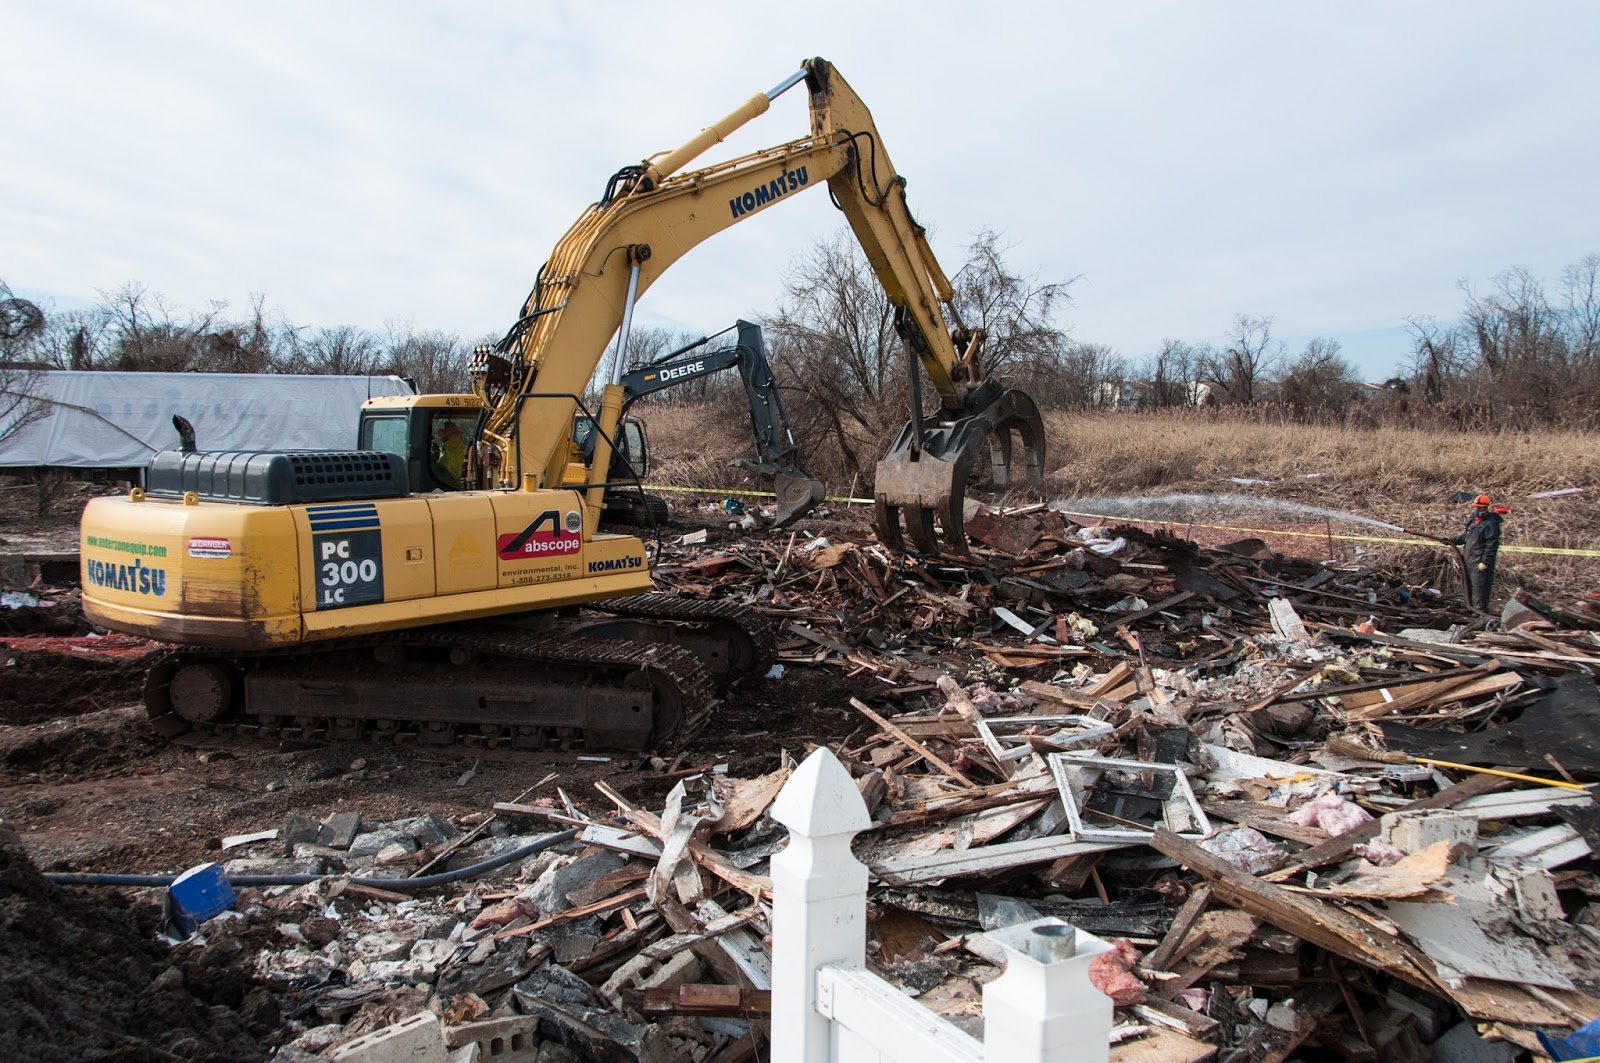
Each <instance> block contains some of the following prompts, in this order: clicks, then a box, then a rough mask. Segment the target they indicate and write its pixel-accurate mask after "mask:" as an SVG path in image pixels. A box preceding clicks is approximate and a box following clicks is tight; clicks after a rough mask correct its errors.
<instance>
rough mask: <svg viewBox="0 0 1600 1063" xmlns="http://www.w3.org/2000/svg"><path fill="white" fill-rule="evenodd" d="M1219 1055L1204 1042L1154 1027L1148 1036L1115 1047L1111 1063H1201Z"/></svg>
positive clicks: (1112, 1047) (1212, 1047) (1173, 1031)
mask: <svg viewBox="0 0 1600 1063" xmlns="http://www.w3.org/2000/svg"><path fill="white" fill-rule="evenodd" d="M1216 1054H1217V1050H1216V1048H1215V1047H1214V1046H1212V1045H1208V1044H1206V1043H1205V1042H1204V1041H1197V1040H1195V1039H1194V1038H1193V1037H1187V1036H1185V1035H1184V1034H1181V1033H1179V1032H1178V1031H1177V1030H1168V1029H1165V1028H1163V1027H1160V1026H1152V1027H1151V1028H1150V1033H1149V1034H1148V1035H1147V1036H1144V1037H1138V1038H1135V1039H1134V1040H1131V1041H1123V1042H1121V1043H1119V1044H1114V1045H1112V1046H1111V1063H1202V1061H1204V1060H1207V1059H1212V1058H1214V1057H1215V1056H1216Z"/></svg>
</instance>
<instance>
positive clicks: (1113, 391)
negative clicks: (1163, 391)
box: [1094, 380, 1154, 410]
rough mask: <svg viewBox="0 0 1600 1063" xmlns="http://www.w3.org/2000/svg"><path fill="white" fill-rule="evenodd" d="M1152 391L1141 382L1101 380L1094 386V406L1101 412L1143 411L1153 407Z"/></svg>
mask: <svg viewBox="0 0 1600 1063" xmlns="http://www.w3.org/2000/svg"><path fill="white" fill-rule="evenodd" d="M1153 391H1154V389H1153V388H1152V387H1151V385H1150V384H1148V383H1147V382H1145V381H1143V380H1103V381H1101V382H1100V383H1099V384H1097V385H1095V389H1094V404H1095V406H1096V407H1098V408H1100V409H1102V410H1145V409H1149V408H1150V407H1151V406H1152V405H1154V402H1153V398H1154V396H1153Z"/></svg>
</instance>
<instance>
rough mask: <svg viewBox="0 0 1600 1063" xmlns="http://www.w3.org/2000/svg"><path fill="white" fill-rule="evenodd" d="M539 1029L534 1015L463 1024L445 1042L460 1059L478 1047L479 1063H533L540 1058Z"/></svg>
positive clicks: (447, 1032) (445, 1037)
mask: <svg viewBox="0 0 1600 1063" xmlns="http://www.w3.org/2000/svg"><path fill="white" fill-rule="evenodd" d="M538 1028H539V1020H538V1019H536V1018H534V1017H533V1016H532V1015H515V1016H508V1017H506V1018H503V1019H485V1020H483V1021H482V1022H464V1023H462V1024H461V1025H460V1026H452V1027H451V1028H450V1029H448V1030H446V1031H445V1035H444V1042H445V1044H446V1045H448V1046H449V1047H450V1048H452V1049H455V1050H456V1055H457V1056H459V1055H460V1053H461V1052H463V1051H465V1050H466V1049H468V1048H472V1047H474V1046H475V1047H476V1049H477V1057H476V1058H477V1060H478V1063H534V1061H535V1060H536V1059H538V1058H539V1038H538V1036H537V1031H538ZM454 1059H455V1057H452V1060H454Z"/></svg>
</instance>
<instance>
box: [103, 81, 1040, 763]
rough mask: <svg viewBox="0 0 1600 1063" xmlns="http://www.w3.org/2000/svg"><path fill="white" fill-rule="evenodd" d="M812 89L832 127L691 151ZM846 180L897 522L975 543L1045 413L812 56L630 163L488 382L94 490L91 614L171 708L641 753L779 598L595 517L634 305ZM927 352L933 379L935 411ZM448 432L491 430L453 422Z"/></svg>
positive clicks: (702, 691)
mask: <svg viewBox="0 0 1600 1063" xmlns="http://www.w3.org/2000/svg"><path fill="white" fill-rule="evenodd" d="M801 82H804V83H805V85H806V87H807V89H808V90H809V92H810V102H811V132H810V135H808V136H805V137H802V138H800V139H798V140H793V141H790V142H789V143H787V144H781V145H778V146H777V147H774V148H769V149H767V150H765V151H759V152H755V153H753V154H750V155H746V156H743V157H741V158H737V159H733V160H730V161H728V162H723V163H719V164H716V165H713V166H710V167H707V168H704V169H700V170H695V171H691V172H683V173H680V172H679V171H680V170H682V169H683V167H684V166H685V165H687V164H688V163H689V162H691V161H692V160H694V159H695V158H697V157H698V156H699V155H701V154H702V153H703V152H704V151H706V150H707V149H708V148H710V147H711V146H712V145H713V144H716V143H718V142H720V141H721V140H723V139H724V138H725V137H727V136H728V135H729V134H730V133H732V132H733V131H734V130H735V129H737V128H738V127H739V126H741V125H743V124H745V123H746V122H748V121H749V120H751V119H752V118H754V117H756V116H757V115H759V114H761V113H763V112H765V111H766V110H767V109H768V107H769V106H770V105H771V101H772V100H773V99H775V98H777V97H778V96H779V95H780V94H782V93H783V92H785V91H787V90H788V89H790V88H792V87H794V86H795V85H798V84H800V83H801ZM824 182H825V183H826V184H827V185H828V187H829V189H830V191H831V193H832V195H833V197H834V198H835V200H836V201H837V202H838V204H839V206H840V207H841V209H842V210H843V211H844V213H845V215H846V217H847V218H848V220H849V222H850V225H851V228H852V229H853V230H854V232H855V233H856V236H857V237H858V239H859V240H860V241H861V244H862V246H863V248H864V249H865V251H866V253H867V257H868V259H869V260H870V261H871V263H872V266H873V269H874V270H875V271H876V273H877V275H878V278H879V280H880V282H881V283H882V284H883V286H884V290H885V292H886V293H887V295H888V297H889V299H890V301H891V302H892V303H893V305H894V306H895V309H896V324H897V326H898V328H899V331H900V334H901V336H902V337H903V339H904V341H905V343H906V344H907V347H908V349H909V350H910V351H911V352H912V353H913V354H914V355H915V356H916V357H915V358H912V359H908V360H907V361H908V362H909V363H910V373H909V376H910V392H911V412H912V416H911V420H910V422H909V423H908V424H907V425H906V427H905V428H904V429H903V430H902V432H901V434H900V436H899V437H898V438H897V439H896V440H895V442H894V443H893V444H892V445H891V447H890V449H889V451H888V453H887V455H886V456H885V458H884V459H883V461H882V462H881V463H880V465H879V466H878V470H877V486H876V491H877V523H878V532H879V535H880V537H882V538H883V539H884V540H885V541H886V542H888V543H890V544H891V545H893V546H896V547H899V546H903V542H902V537H901V530H900V520H901V513H902V511H903V512H904V515H905V521H906V528H907V530H908V532H909V535H910V537H911V539H912V540H913V541H914V542H915V543H916V544H917V545H918V546H919V547H921V548H922V549H924V550H936V549H937V547H938V543H937V538H936V532H935V528H934V520H935V516H936V515H937V517H938V519H939V521H940V523H941V524H942V528H943V531H944V534H945V537H946V538H947V539H948V540H949V541H950V542H951V544H952V546H954V547H955V548H956V549H962V548H964V547H965V537H964V534H963V532H962V498H963V494H964V490H965V485H966V477H967V475H968V473H969V471H970V470H971V469H972V467H973V466H974V465H975V464H976V463H977V462H978V461H979V459H980V456H981V454H982V451H983V448H984V443H985V440H987V441H988V451H989V454H990V457H991V460H992V464H993V471H994V477H995V480H996V482H997V483H999V484H1005V483H1006V482H1007V481H1008V478H1009V477H1010V474H1011V466H1012V453H1013V451H1012V439H1011V437H1012V433H1013V432H1015V433H1016V434H1017V435H1019V436H1020V437H1021V439H1022V444H1023V447H1024V450H1025V459H1024V469H1023V472H1024V476H1025V477H1026V479H1028V480H1029V481H1032V482H1038V480H1039V478H1040V473H1041V469H1042V461H1043V450H1044V434H1043V430H1042V426H1041V424H1040V420H1039V416H1038V412H1037V410H1036V409H1035V408H1034V405H1033V403H1032V402H1031V401H1030V400H1029V399H1028V398H1027V396H1025V395H1023V394H1022V393H1020V392H1017V391H1014V390H1009V389H1006V388H1004V387H1002V386H1001V385H1000V384H999V383H998V382H997V381H995V380H992V379H987V378H985V377H984V375H983V373H982V364H981V361H980V357H979V350H980V346H981V342H982V338H983V337H982V333H981V331H980V330H975V329H967V328H965V327H964V326H963V325H962V324H961V322H960V320H959V318H955V317H954V312H953V308H951V309H952V318H953V320H954V327H953V328H951V327H950V326H948V325H947V324H946V319H945V316H944V313H943V311H942V310H941V305H943V306H945V307H949V304H950V301H951V299H952V297H953V293H952V289H951V286H950V282H949V281H948V279H947V278H946V277H945V274H944V272H943V271H942V270H941V269H940V268H939V265H938V263H937V261H936V260H935V259H934V257H933V253H932V251H931V249H930V248H929V246H928V243H927V240H926V237H925V234H924V232H923V230H922V228H921V226H919V225H918V224H917V223H916V221H915V219H914V218H913V217H912V216H911V213H910V210H909V209H908V208H907V206H906V201H905V181H904V179H903V178H901V177H900V176H899V174H898V172H897V171H896V170H895V168H894V166H893V165H892V164H891V163H890V161H889V157H888V155H887V153H886V152H885V150H884V146H883V142H882V139H881V138H880V137H879V136H878V133H877V130H876V129H875V127H874V126H873V123H872V117H871V115H870V114H869V113H868V111H867V108H866V106H865V105H864V104H863V103H862V102H861V100H860V99H859V98H858V97H857V96H856V94H855V93H854V92H853V91H851V89H850V87H849V86H848V85H847V84H846V83H845V81H844V79H843V78H841V77H839V75H838V74H837V73H836V72H835V71H834V69H833V67H832V66H831V65H830V64H828V63H827V62H825V61H823V60H821V59H813V60H809V61H807V62H806V63H805V64H804V65H803V69H802V70H800V71H799V72H797V73H795V74H794V75H792V76H790V77H789V78H787V79H785V80H784V81H783V82H782V83H780V84H779V85H778V86H776V87H775V88H773V89H772V90H771V91H769V92H766V93H761V94H757V95H756V96H753V97H751V98H750V99H749V100H748V101H746V102H745V103H744V104H742V105H741V106H740V107H738V108H736V109H735V110H734V111H733V112H731V113H730V114H729V115H727V116H726V117H724V118H723V119H721V120H720V121H718V122H716V123H714V124H713V125H711V126H708V127H707V128H706V129H704V130H702V131H701V132H700V133H699V134H698V135H696V136H695V137H693V138H692V139H690V140H689V141H687V142H686V143H684V144H683V145H682V146H680V147H678V148H676V149H674V150H672V151H669V152H666V153H663V154H660V155H656V156H652V157H650V158H648V159H646V160H644V161H643V162H642V163H639V164H637V165H630V166H626V167H624V168H623V169H621V170H619V171H618V172H617V173H616V174H614V175H613V176H612V178H611V180H610V182H609V183H608V184H607V186H606V189H605V193H604V195H603V196H602V197H601V199H600V201H599V202H598V203H595V204H593V205H591V206H590V207H589V209H588V210H586V211H585V212H584V214H583V215H582V216H581V217H580V218H579V219H578V221H577V223H576V224H574V225H573V227H572V228H571V229H569V230H568V231H567V233H566V235H565V236H563V237H562V239H561V240H560V242H559V243H558V244H557V245H556V248H555V250H554V252H553V253H552V255H551V257H550V258H549V260H548V261H546V263H545V264H544V266H543V267H541V269H540V270H539V274H538V279H537V281H536V283H535V285H534V289H533V292H532V293H531V294H530V295H529V297H528V299H527V301H526V302H525V304H524V306H523V309H522V313H521V315H520V316H519V317H518V318H517V320H516V322H515V323H514V324H513V325H512V327H511V329H510V330H509V331H508V332H507V334H506V335H505V337H504V338H503V339H502V340H501V341H500V342H499V343H497V344H496V345H494V349H493V350H492V351H489V352H486V353H485V354H484V356H483V357H482V358H480V359H477V360H476V361H475V363H474V365H473V367H472V374H471V376H472V383H473V391H474V394H472V395H470V396H462V395H418V396H407V397H405V398H404V399H403V400H401V401H399V402H396V403H393V404H392V406H393V408H394V410H395V412H396V414H397V416H393V417H384V418H376V417H375V418H372V419H371V425H372V437H371V438H366V437H365V436H364V437H363V439H362V449H359V450H355V451H349V452H340V453H326V452H306V451H285V452H212V453H205V452H198V451H187V450H185V451H166V452H162V453H160V454H157V455H156V456H155V457H154V458H153V459H152V460H151V463H150V467H149V468H148V470H147V473H146V480H145V486H144V487H142V488H136V489H134V490H133V491H131V492H130V493H129V495H128V496H127V497H125V498H116V499H111V498H104V499H95V500H94V501H92V502H91V503H90V504H89V506H88V507H87V508H86V509H85V511H84V517H83V523H82V528H81V531H80V552H81V558H82V579H83V608H84V613H85V615H86V616H87V617H88V618H89V619H90V620H91V621H93V622H94V623H96V624H99V625H101V626H103V627H106V628H110V629H113V630H117V631H125V632H129V633H132V634H137V635H143V636H145V637H147V638H151V639H155V640H158V641H161V642H165V643H168V644H170V645H171V646H172V647H173V648H172V649H171V650H170V651H169V652H168V653H166V654H164V655H163V656H162V657H160V658H159V659H158V660H157V661H156V662H155V664H154V665H153V666H152V668H151V670H150V672H149V674H148V675H147V677H146V681H145V706H146V709H147V710H148V712H149V714H150V716H151V719H152V721H153V722H154V724H155V726H156V727H157V729H158V730H160V731H161V732H162V733H164V734H167V735H176V734H181V733H183V732H184V731H188V730H201V731H211V732H236V733H243V734H262V735H281V736H298V737H303V738H315V737H322V738H328V739H335V740H343V739H358V738H364V737H377V738H380V739H383V738H388V739H390V740H396V741H420V742H426V743H440V744H445V743H454V742H465V743H469V744H484V745H509V746H512V747H523V748H543V747H546V746H549V745H552V744H559V745H561V746H562V747H564V748H565V747H570V746H572V745H576V744H579V743H583V744H587V745H588V746H590V747H593V748H601V747H610V748H622V749H645V748H650V747H653V746H656V745H658V744H660V743H663V742H665V741H666V740H668V739H669V738H670V737H671V736H672V735H673V734H674V733H675V732H676V731H677V730H678V729H679V728H680V726H681V725H682V724H683V722H684V721H685V720H686V719H688V718H690V717H693V716H697V715H699V714H700V713H701V712H702V711H703V710H705V709H707V708H709V706H710V703H711V700H712V698H713V694H714V691H715V689H716V686H717V684H718V682H719V681H720V682H723V683H728V682H733V681H737V680H738V679H740V678H744V677H750V676H760V675H762V674H764V673H765V672H766V670H767V667H768V662H769V661H770V658H771V652H772V641H771V636H770V633H769V630H768V627H767V625H766V623H765V622H764V621H763V620H762V618H760V617H759V616H758V615H756V614H754V613H751V612H750V611H748V610H744V609H741V608H738V607H735V606H732V605H729V604H726V603H720V602H698V601H691V600H687V599H682V598H675V597H666V596H661V595H653V594H650V593H648V592H649V590H650V587H651V580H650V570H649V564H648V560H647V557H646V554H645V550H644V545H643V543H641V542H640V540H639V539H637V538H635V537H633V536H629V535H616V534H604V533H600V532H599V531H598V529H597V524H598V520H599V516H600V512H601V508H602V504H603V497H604V493H605V489H606V486H607V484H606V479H607V476H606V471H607V470H609V469H610V467H611V454H612V451H613V449H614V447H615V441H616V431H617V427H618V425H619V423H620V422H621V413H622V404H623V389H622V387H621V385H620V383H619V382H618V381H619V378H620V376H621V373H622V358H621V352H622V351H623V350H625V349H626V345H627V338H628V333H629V331H630V328H631V325H632V319H633V310H634V305H635V303H636V302H637V300H638V299H639V297H640V296H641V295H643V293H644V292H645V291H646V290H647V289H648V288H649V286H650V284H651V283H653V282H654V280H655V279H656V278H657V277H659V276H660V275H661V273H662V272H663V271H665V270H666V268H667V267H668V266H670V265H672V264H673V263H674V262H676V261H677V260H678V259H679V258H680V257H682V256H683V255H684V254H685V253H686V252H687V251H688V250H690V249H691V248H693V247H694V246H695V245H697V244H699V243H700V242H702V241H703V240H706V239H707V238H709V237H711V236H714V235H716V234H717V233H719V232H721V231H722V230H724V229H727V228H729V227H730V226H732V225H734V224H736V223H738V222H740V221H743V220H745V219H747V218H750V217H753V216H754V215H756V214H759V213H761V212H762V211H763V210H765V209H767V208H768V207H770V206H772V205H773V204H775V203H776V202H778V201H779V200H782V199H786V198H789V197H791V196H794V195H797V194H799V193H800V192H803V191H805V190H806V189H808V188H812V187H816V186H818V185H820V184H822V183H824ZM613 336H614V337H615V341H616V342H615V351H616V355H615V357H614V360H613V363H612V370H611V383H610V384H609V385H608V386H607V387H606V388H605V389H604V392H603V397H602V399H601V403H600V408H599V410H598V412H594V411H590V410H588V409H587V408H586V407H584V404H583V401H582V398H581V394H582V392H583V390H584V388H585V386H586V384H587V383H588V381H589V379H590V377H591V375H592V374H593V373H594V371H595V369H596V368H597V367H598V366H599V364H600V362H601V360H602V358H603V357H604V355H605V351H606V348H607V345H608V342H609V341H610V340H611V339H612V338H613ZM918 364H920V366H921V368H922V370H923V371H924V372H925V373H926V374H927V376H928V379H929V381H930V382H931V384H932V387H933V389H934V391H935V392H936V394H937V396H938V400H939V406H938V409H937V410H936V411H934V412H932V413H925V412H924V411H923V409H922V399H921V381H920V377H919V375H918V373H917V366H918ZM580 411H581V412H582V414H583V415H586V416H592V417H594V421H595V425H596V435H597V438H596V441H595V446H594V452H593V455H592V456H591V457H590V459H589V460H588V461H584V460H582V457H581V455H579V454H577V453H576V451H575V448H574V444H573V443H572V424H573V418H574V416H575V415H577V414H579V413H580ZM449 425H453V426H454V427H455V429H456V430H457V431H460V432H462V433H463V434H465V433H466V430H467V429H469V428H470V429H471V433H472V434H471V436H470V437H468V438H466V439H464V440H462V441H461V442H459V443H457V442H456V441H455V440H454V438H453V436H454V433H453V432H452V431H451V429H450V428H449V427H447V426H449ZM435 432H437V433H438V437H439V439H440V453H441V454H443V453H446V452H447V450H448V449H454V448H457V447H459V448H460V451H461V453H462V455H463V458H462V467H463V469H464V474H465V475H466V476H467V477H468V478H469V479H472V481H473V482H474V483H476V484H479V485H481V486H480V487H479V488H478V489H476V490H459V489H455V490H452V489H448V487H449V486H450V485H447V484H444V483H442V482H439V481H440V478H441V477H443V476H448V475H452V471H451V469H450V468H449V467H448V466H446V465H444V464H443V463H431V462H430V463H428V464H429V465H430V466H434V465H437V467H425V468H417V467H414V466H416V465H417V464H419V463H417V462H412V461H408V459H407V458H406V457H404V456H403V455H408V454H413V453H416V452H418V447H417V446H416V445H415V444H416V443H417V442H418V441H421V440H432V439H433V438H434V433H435ZM380 433H391V434H393V433H398V434H399V438H395V437H393V436H390V437H385V438H379V434H380ZM427 449H428V448H427V447H423V448H422V450H423V451H424V452H427ZM592 470H598V472H594V471H592ZM573 474H576V475H577V476H578V477H579V478H580V480H581V482H579V483H576V484H574V483H573V482H572V480H573ZM454 486H455V487H457V488H459V486H460V484H459V481H458V482H457V484H455V485H454Z"/></svg>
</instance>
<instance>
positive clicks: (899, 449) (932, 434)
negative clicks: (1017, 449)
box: [873, 388, 1044, 554]
mask: <svg viewBox="0 0 1600 1063" xmlns="http://www.w3.org/2000/svg"><path fill="white" fill-rule="evenodd" d="M973 405H974V404H972V403H969V407H971V406H973ZM917 429H918V425H917V422H916V421H909V422H907V423H906V426H905V427H904V428H902V429H901V430H900V434H899V435H898V436H896V437H895V441H894V443H893V444H892V445H891V446H890V447H889V450H888V452H887V453H886V454H885V455H884V457H883V460H882V461H880V462H878V468H877V473H876V476H875V478H874V479H875V483H874V490H873V495H874V498H875V500H876V503H877V529H878V538H879V539H880V540H881V541H882V542H883V543H885V544H886V545H888V546H890V547H892V548H894V549H897V550H899V549H904V548H905V538H904V537H903V536H902V533H901V528H900V523H901V518H902V514H903V516H904V520H905V533H904V535H905V536H909V537H910V539H911V542H912V543H913V544H914V545H915V546H916V547H917V549H918V550H921V551H923V552H925V553H938V552H939V549H940V546H939V536H938V532H937V531H936V530H935V519H936V518H937V522H938V526H939V529H941V530H942V531H943V534H944V541H945V544H946V546H947V547H948V548H949V549H950V550H953V551H955V552H957V553H963V554H964V553H966V552H967V551H968V546H967V531H966V517H965V514H964V512H963V510H964V503H965V502H966V495H967V481H968V478H969V477H970V476H971V475H972V473H973V470H974V466H975V465H976V464H977V463H978V461H979V459H980V458H981V457H982V452H983V443H984V440H985V439H988V440H989V459H990V465H991V468H990V480H991V483H992V484H993V485H994V486H995V487H1000V488H1003V487H1008V486H1011V485H1014V484H1024V485H1034V486H1039V485H1042V484H1043V483H1044V422H1043V421H1042V420H1041V419H1040V417H1039V408H1038V407H1037V406H1035V405H1034V403H1033V400H1032V399H1030V398H1029V397H1028V396H1027V395H1025V394H1023V393H1022V392H1020V391H1015V390H1012V389H1009V388H1008V389H1005V390H1002V391H1000V392H999V393H998V394H996V395H994V397H993V398H992V399H991V400H989V401H987V402H980V403H979V404H976V408H975V409H970V412H968V413H965V414H963V415H960V416H957V417H953V418H946V417H942V416H938V415H935V416H933V417H929V418H925V419H923V421H922V423H921V439H920V440H918V438H917V435H918V432H917ZM1013 433H1015V434H1016V435H1018V436H1020V437H1021V439H1022V451H1023V453H1022V467H1021V469H1020V470H1018V469H1015V468H1014V463H1013V449H1012V434H1013Z"/></svg>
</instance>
